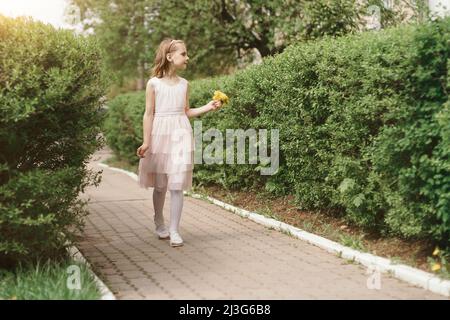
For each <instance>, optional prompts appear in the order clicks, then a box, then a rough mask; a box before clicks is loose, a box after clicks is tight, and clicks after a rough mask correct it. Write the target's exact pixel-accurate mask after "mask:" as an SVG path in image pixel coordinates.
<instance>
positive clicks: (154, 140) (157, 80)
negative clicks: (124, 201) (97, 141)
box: [136, 39, 222, 247]
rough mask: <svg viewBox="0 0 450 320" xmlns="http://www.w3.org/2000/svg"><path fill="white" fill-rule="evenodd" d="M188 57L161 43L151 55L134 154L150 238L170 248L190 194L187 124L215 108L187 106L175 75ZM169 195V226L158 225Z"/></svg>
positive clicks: (182, 49)
mask: <svg viewBox="0 0 450 320" xmlns="http://www.w3.org/2000/svg"><path fill="white" fill-rule="evenodd" d="M188 61H189V57H188V54H187V50H186V45H185V43H184V42H183V41H182V40H175V39H165V40H163V41H162V42H161V43H160V45H159V47H158V51H157V52H156V57H155V61H154V66H153V70H152V78H151V79H150V80H149V81H148V82H147V87H146V92H145V113H144V119H143V140H144V141H143V143H142V145H141V146H140V147H139V148H138V149H137V152H136V153H137V155H138V156H139V157H140V159H139V174H138V183H139V185H140V186H141V187H143V188H149V187H153V208H154V211H155V215H154V222H155V228H156V234H157V235H158V237H159V239H170V245H171V246H172V247H178V246H182V245H183V239H182V238H181V236H180V233H179V224H180V219H181V211H182V209H183V190H189V189H191V188H192V172H193V169H194V151H195V146H194V136H193V132H192V131H193V130H192V127H191V124H190V122H189V119H188V118H191V117H197V116H199V115H201V114H203V113H206V112H209V111H212V110H216V109H218V108H220V107H221V105H222V103H221V102H220V101H215V100H212V101H210V102H208V104H206V105H204V106H202V107H199V108H192V109H191V108H190V106H189V82H188V81H187V80H186V79H184V78H182V77H179V76H178V75H177V72H178V71H180V70H184V69H186V67H187V65H188ZM167 190H169V191H170V226H169V230H167V227H166V225H165V223H164V216H163V207H164V200H165V198H166V191H167Z"/></svg>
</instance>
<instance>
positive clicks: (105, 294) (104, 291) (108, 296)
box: [67, 246, 116, 300]
mask: <svg viewBox="0 0 450 320" xmlns="http://www.w3.org/2000/svg"><path fill="white" fill-rule="evenodd" d="M67 251H68V252H69V254H70V256H71V257H72V258H73V259H74V260H75V261H77V262H80V263H83V264H84V265H86V267H87V269H88V270H89V273H90V274H91V275H92V277H93V278H94V282H95V284H96V285H97V288H98V289H99V290H100V294H101V295H102V296H101V298H100V300H116V297H115V296H114V294H113V293H112V292H111V290H109V288H108V287H107V286H106V285H105V284H104V283H103V281H102V280H100V278H99V277H97V275H96V274H95V273H94V271H93V270H92V267H91V265H90V264H89V262H87V260H86V259H85V258H84V257H83V255H82V254H81V252H80V250H78V248H77V247H75V246H71V247H69V248H68V249H67Z"/></svg>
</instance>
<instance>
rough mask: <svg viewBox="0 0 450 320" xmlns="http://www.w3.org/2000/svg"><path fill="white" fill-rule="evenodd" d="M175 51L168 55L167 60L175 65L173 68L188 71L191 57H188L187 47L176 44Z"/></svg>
mask: <svg viewBox="0 0 450 320" xmlns="http://www.w3.org/2000/svg"><path fill="white" fill-rule="evenodd" d="M174 46H176V47H175V50H174V51H172V52H171V53H168V54H167V60H169V62H172V63H173V66H174V67H175V68H176V69H177V70H179V69H182V70H184V69H186V67H187V64H188V60H189V57H188V55H187V50H186V46H185V45H184V44H183V43H176V44H175V45H174Z"/></svg>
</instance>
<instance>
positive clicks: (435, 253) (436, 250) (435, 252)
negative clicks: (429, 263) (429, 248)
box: [433, 247, 440, 256]
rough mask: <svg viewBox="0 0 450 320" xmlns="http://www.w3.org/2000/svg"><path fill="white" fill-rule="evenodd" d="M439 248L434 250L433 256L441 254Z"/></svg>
mask: <svg viewBox="0 0 450 320" xmlns="http://www.w3.org/2000/svg"><path fill="white" fill-rule="evenodd" d="M439 252H440V251H439V248H438V247H436V249H434V251H433V256H437V255H438V254H439Z"/></svg>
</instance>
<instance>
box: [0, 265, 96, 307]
mask: <svg viewBox="0 0 450 320" xmlns="http://www.w3.org/2000/svg"><path fill="white" fill-rule="evenodd" d="M78 275H79V277H78ZM78 279H79V281H78ZM78 288H79V289H78ZM100 296H101V295H100V292H99V290H98V289H97V287H96V284H95V282H94V279H93V277H92V276H91V275H90V273H89V271H88V269H87V268H86V266H85V265H84V264H81V263H78V262H75V261H73V260H71V259H67V260H64V261H60V262H55V261H47V262H39V263H36V264H34V265H26V266H19V267H17V268H16V269H15V270H11V271H8V270H3V269H0V299H12V300H97V299H99V298H100Z"/></svg>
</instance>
